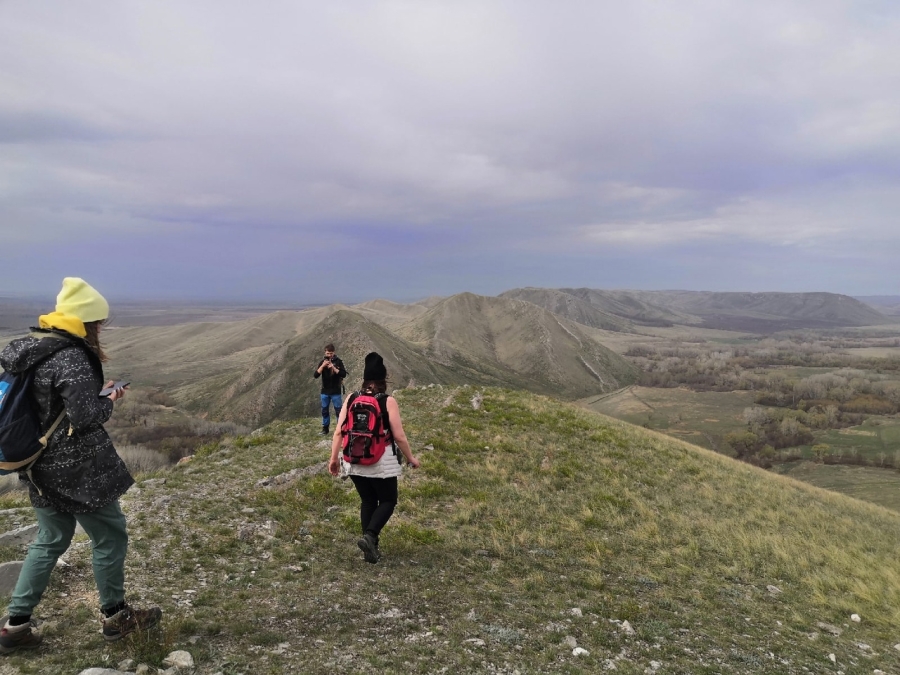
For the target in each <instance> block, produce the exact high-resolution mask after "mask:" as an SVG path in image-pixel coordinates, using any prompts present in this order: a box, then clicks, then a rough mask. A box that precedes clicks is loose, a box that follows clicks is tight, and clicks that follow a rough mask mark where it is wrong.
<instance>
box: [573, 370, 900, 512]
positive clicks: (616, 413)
mask: <svg viewBox="0 0 900 675" xmlns="http://www.w3.org/2000/svg"><path fill="white" fill-rule="evenodd" d="M791 370H797V371H801V370H803V371H805V370H810V369H799V368H798V369H791ZM806 375H807V373H804V375H803V376H806ZM578 403H579V404H580V405H581V406H582V407H585V408H588V409H589V410H593V411H595V412H599V413H603V414H605V415H609V416H610V417H615V418H617V419H620V420H623V421H625V422H630V423H632V424H636V425H638V426H642V427H645V428H648V429H653V430H655V431H659V432H662V433H664V434H668V435H670V436H674V437H675V438H680V439H682V440H686V441H688V442H690V443H694V444H696V445H700V446H702V447H705V448H709V449H711V450H718V451H721V452H725V453H726V454H730V451H729V450H728V448H727V447H726V446H725V445H724V443H723V441H722V438H723V437H724V436H725V434H727V433H729V432H732V431H739V430H741V429H744V428H746V425H745V424H744V421H743V419H742V415H743V411H744V409H745V408H747V407H750V406H752V405H754V403H753V393H752V392H724V393H723V392H695V391H691V390H689V389H680V388H678V389H656V388H648V387H637V386H635V387H628V388H626V389H623V390H621V391H619V392H616V393H614V394H612V395H607V396H603V397H592V398H588V399H582V400H581V401H579V402H578ZM816 443H821V444H824V445H826V446H828V449H827V451H826V452H827V454H829V455H837V456H840V457H846V458H848V459H850V458H852V457H856V456H859V457H863V458H865V459H866V460H867V461H869V462H871V463H875V464H878V463H881V462H893V463H895V464H896V465H900V418H897V417H893V416H891V417H886V416H873V417H871V418H869V419H868V420H866V421H865V422H864V423H863V424H861V425H859V426H856V427H849V428H846V429H831V430H828V431H823V432H816ZM785 451H789V452H799V453H800V454H801V455H802V456H804V457H807V458H809V459H812V458H813V457H814V453H813V450H812V446H811V445H804V446H799V447H797V448H790V449H786V450H785ZM775 471H777V472H778V473H783V474H785V475H789V476H791V477H792V478H796V479H798V480H802V481H805V482H808V483H811V484H812V485H817V486H819V487H822V488H826V489H828V490H834V491H835V492H840V493H842V494H846V495H849V496H851V497H856V498H858V499H863V500H866V501H869V502H872V503H875V504H880V505H881V506H886V507H888V508H891V509H895V510H900V473H898V472H896V471H894V470H891V469H881V468H878V467H860V466H843V465H840V466H838V465H823V464H816V463H813V462H791V463H787V464H782V465H778V466H777V467H776V468H775Z"/></svg>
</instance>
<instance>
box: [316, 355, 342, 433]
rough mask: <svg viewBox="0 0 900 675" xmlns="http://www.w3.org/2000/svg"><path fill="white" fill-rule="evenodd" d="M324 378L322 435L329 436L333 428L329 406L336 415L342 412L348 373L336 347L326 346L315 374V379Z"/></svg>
mask: <svg viewBox="0 0 900 675" xmlns="http://www.w3.org/2000/svg"><path fill="white" fill-rule="evenodd" d="M318 377H321V378H322V396H321V398H322V435H323V436H325V435H327V434H328V431H329V428H330V426H331V415H330V410H329V406H330V405H333V406H334V413H335V415H337V414H338V413H340V412H341V406H342V405H343V401H342V400H341V389H342V387H343V384H344V378H345V377H347V371H346V370H345V369H344V362H343V361H341V360H340V359H339V358H338V357H337V356H335V355H334V345H333V344H330V343H329V344H327V345H325V358H323V359H322V362H321V363H320V364H319V366H318V367H317V368H316V372H314V373H313V378H318Z"/></svg>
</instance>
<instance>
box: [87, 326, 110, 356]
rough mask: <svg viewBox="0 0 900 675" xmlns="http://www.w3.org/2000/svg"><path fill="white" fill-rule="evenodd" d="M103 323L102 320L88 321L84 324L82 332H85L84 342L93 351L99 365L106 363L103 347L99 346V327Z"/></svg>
mask: <svg viewBox="0 0 900 675" xmlns="http://www.w3.org/2000/svg"><path fill="white" fill-rule="evenodd" d="M105 323H106V320H105V319H104V320H103V321H88V322H87V323H85V324H84V330H85V331H87V335H85V337H84V341H85V342H87V343H88V346H89V347H90V348H91V349H93V350H94V353H95V354H96V355H97V358H99V359H100V363H106V360H107V356H106V352H104V351H103V345H101V344H100V326H102V325H104V324H105Z"/></svg>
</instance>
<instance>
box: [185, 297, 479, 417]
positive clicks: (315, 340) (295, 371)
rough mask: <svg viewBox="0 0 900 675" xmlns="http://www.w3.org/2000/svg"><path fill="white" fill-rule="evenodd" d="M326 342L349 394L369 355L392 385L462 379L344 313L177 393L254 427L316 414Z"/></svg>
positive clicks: (216, 413)
mask: <svg viewBox="0 0 900 675" xmlns="http://www.w3.org/2000/svg"><path fill="white" fill-rule="evenodd" d="M328 342H334V343H335V344H336V345H340V348H339V350H338V355H339V356H340V357H341V359H342V360H343V362H344V365H345V367H346V369H347V372H348V377H347V380H346V381H345V387H346V389H347V391H351V390H352V389H354V388H356V387H358V386H359V384H360V383H361V380H362V373H363V361H364V357H365V355H366V354H367V353H369V352H370V351H377V352H378V353H380V354H381V355H382V356H383V357H384V361H385V366H386V367H387V369H388V373H389V379H390V383H391V385H392V386H393V387H404V386H406V385H407V384H409V383H410V382H415V381H424V382H445V383H460V382H462V381H464V377H463V376H462V375H461V374H459V373H455V372H453V371H452V370H450V369H448V368H446V367H444V366H442V365H440V364H436V363H434V362H432V361H430V360H429V359H427V358H425V357H424V356H423V354H422V353H421V352H420V351H419V350H417V349H415V348H414V347H413V346H411V345H409V344H408V343H406V342H405V341H404V340H402V339H400V338H398V337H397V336H396V335H394V334H393V333H391V332H390V331H389V330H387V329H386V328H385V327H384V326H381V325H379V324H377V323H375V322H374V321H370V320H369V319H367V318H365V317H364V316H362V315H360V314H358V313H357V312H354V311H351V310H349V309H340V310H337V311H335V312H332V313H331V314H329V315H328V316H327V317H325V318H324V319H323V320H321V321H320V322H318V323H316V324H315V325H313V326H312V327H311V328H310V329H309V330H307V331H306V332H304V333H302V334H300V335H296V336H295V337H293V338H291V339H289V340H287V341H286V342H284V343H283V344H281V345H278V346H277V347H275V348H273V349H271V350H269V351H267V352H265V353H263V354H261V355H260V356H259V357H258V358H256V359H255V360H254V361H253V362H252V363H250V364H248V365H247V367H245V368H244V369H242V371H241V372H240V373H234V374H232V375H231V376H230V377H229V378H227V379H223V380H220V381H215V382H210V381H200V382H197V383H192V384H186V385H184V386H183V387H181V388H180V390H179V392H178V393H179V395H180V398H181V400H183V401H184V402H185V404H186V405H187V406H188V407H189V408H190V409H192V410H194V411H209V412H210V413H211V414H212V415H213V416H214V417H216V418H220V419H228V420H233V421H238V422H242V423H246V424H252V425H258V424H262V423H265V422H268V421H270V420H273V419H292V418H296V417H308V416H312V415H315V414H316V413H317V412H318V410H319V402H318V400H319V397H318V393H319V384H320V383H319V381H318V380H315V379H313V371H314V369H315V366H316V365H317V364H318V362H319V360H320V359H321V356H322V345H324V344H326V343H328ZM211 385H212V386H211Z"/></svg>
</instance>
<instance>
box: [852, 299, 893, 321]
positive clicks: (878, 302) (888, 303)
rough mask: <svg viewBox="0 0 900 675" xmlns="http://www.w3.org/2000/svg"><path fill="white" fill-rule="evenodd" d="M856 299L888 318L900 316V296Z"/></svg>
mask: <svg viewBox="0 0 900 675" xmlns="http://www.w3.org/2000/svg"><path fill="white" fill-rule="evenodd" d="M856 299H857V300H859V301H860V302H864V303H866V304H867V305H869V306H870V307H873V308H874V309H876V310H878V311H879V312H881V313H882V314H886V315H888V316H900V295H858V296H856Z"/></svg>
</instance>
